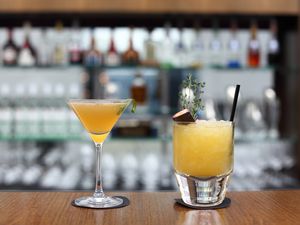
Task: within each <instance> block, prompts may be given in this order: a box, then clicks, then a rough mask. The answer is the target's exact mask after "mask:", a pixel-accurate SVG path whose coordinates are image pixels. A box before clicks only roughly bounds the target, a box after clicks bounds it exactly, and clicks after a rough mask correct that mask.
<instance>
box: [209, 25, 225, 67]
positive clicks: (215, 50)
mask: <svg viewBox="0 0 300 225" xmlns="http://www.w3.org/2000/svg"><path fill="white" fill-rule="evenodd" d="M209 51H210V54H209V56H210V59H209V64H210V65H211V66H212V67H221V66H222V65H223V55H222V43H221V41H220V38H219V28H218V23H217V21H214V22H213V37H212V39H211V42H210V44H209Z"/></svg>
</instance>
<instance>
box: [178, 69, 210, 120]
mask: <svg viewBox="0 0 300 225" xmlns="http://www.w3.org/2000/svg"><path fill="white" fill-rule="evenodd" d="M204 87H205V82H198V81H197V80H195V79H193V78H192V75H191V74H189V75H188V76H187V77H186V79H185V80H183V82H182V84H181V91H180V92H179V102H180V105H181V108H182V109H188V110H189V111H190V113H191V114H192V116H193V117H194V119H195V120H196V119H197V112H198V110H199V109H200V110H203V109H204V104H203V101H202V99H201V96H202V94H203V93H204V91H203V88H204Z"/></svg>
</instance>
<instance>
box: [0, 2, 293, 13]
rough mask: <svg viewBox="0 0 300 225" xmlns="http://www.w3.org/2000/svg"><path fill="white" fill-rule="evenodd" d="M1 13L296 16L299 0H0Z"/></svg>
mask: <svg viewBox="0 0 300 225" xmlns="http://www.w3.org/2000/svg"><path fill="white" fill-rule="evenodd" d="M0 12H5V13H9V12H10V13H30V12H37V13H43V12H60V13H63V12H69V13H73V12H77V13H91V12H98V13H214V14H218V13H220V14H234V13H237V14H283V15H298V13H299V4H298V0H250V1H245V0H217V1H212V0H185V1H183V0H138V1H134V0H72V1H70V0H51V1H47V0H30V1H26V0H9V1H8V0H0Z"/></svg>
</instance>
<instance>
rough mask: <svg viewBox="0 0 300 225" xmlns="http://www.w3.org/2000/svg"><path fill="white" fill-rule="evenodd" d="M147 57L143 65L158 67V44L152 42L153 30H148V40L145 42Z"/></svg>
mask: <svg viewBox="0 0 300 225" xmlns="http://www.w3.org/2000/svg"><path fill="white" fill-rule="evenodd" d="M144 49H145V57H144V60H143V65H146V66H156V65H157V64H158V63H157V57H156V43H155V42H154V41H153V40H152V30H150V29H149V30H148V38H147V39H146V41H145V42H144Z"/></svg>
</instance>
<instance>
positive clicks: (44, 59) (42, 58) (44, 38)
mask: <svg viewBox="0 0 300 225" xmlns="http://www.w3.org/2000/svg"><path fill="white" fill-rule="evenodd" d="M51 53H52V52H51V46H49V38H48V32H47V30H46V29H42V33H41V40H40V44H39V48H38V57H37V58H38V64H39V66H49V65H51V63H52V62H51Z"/></svg>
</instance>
